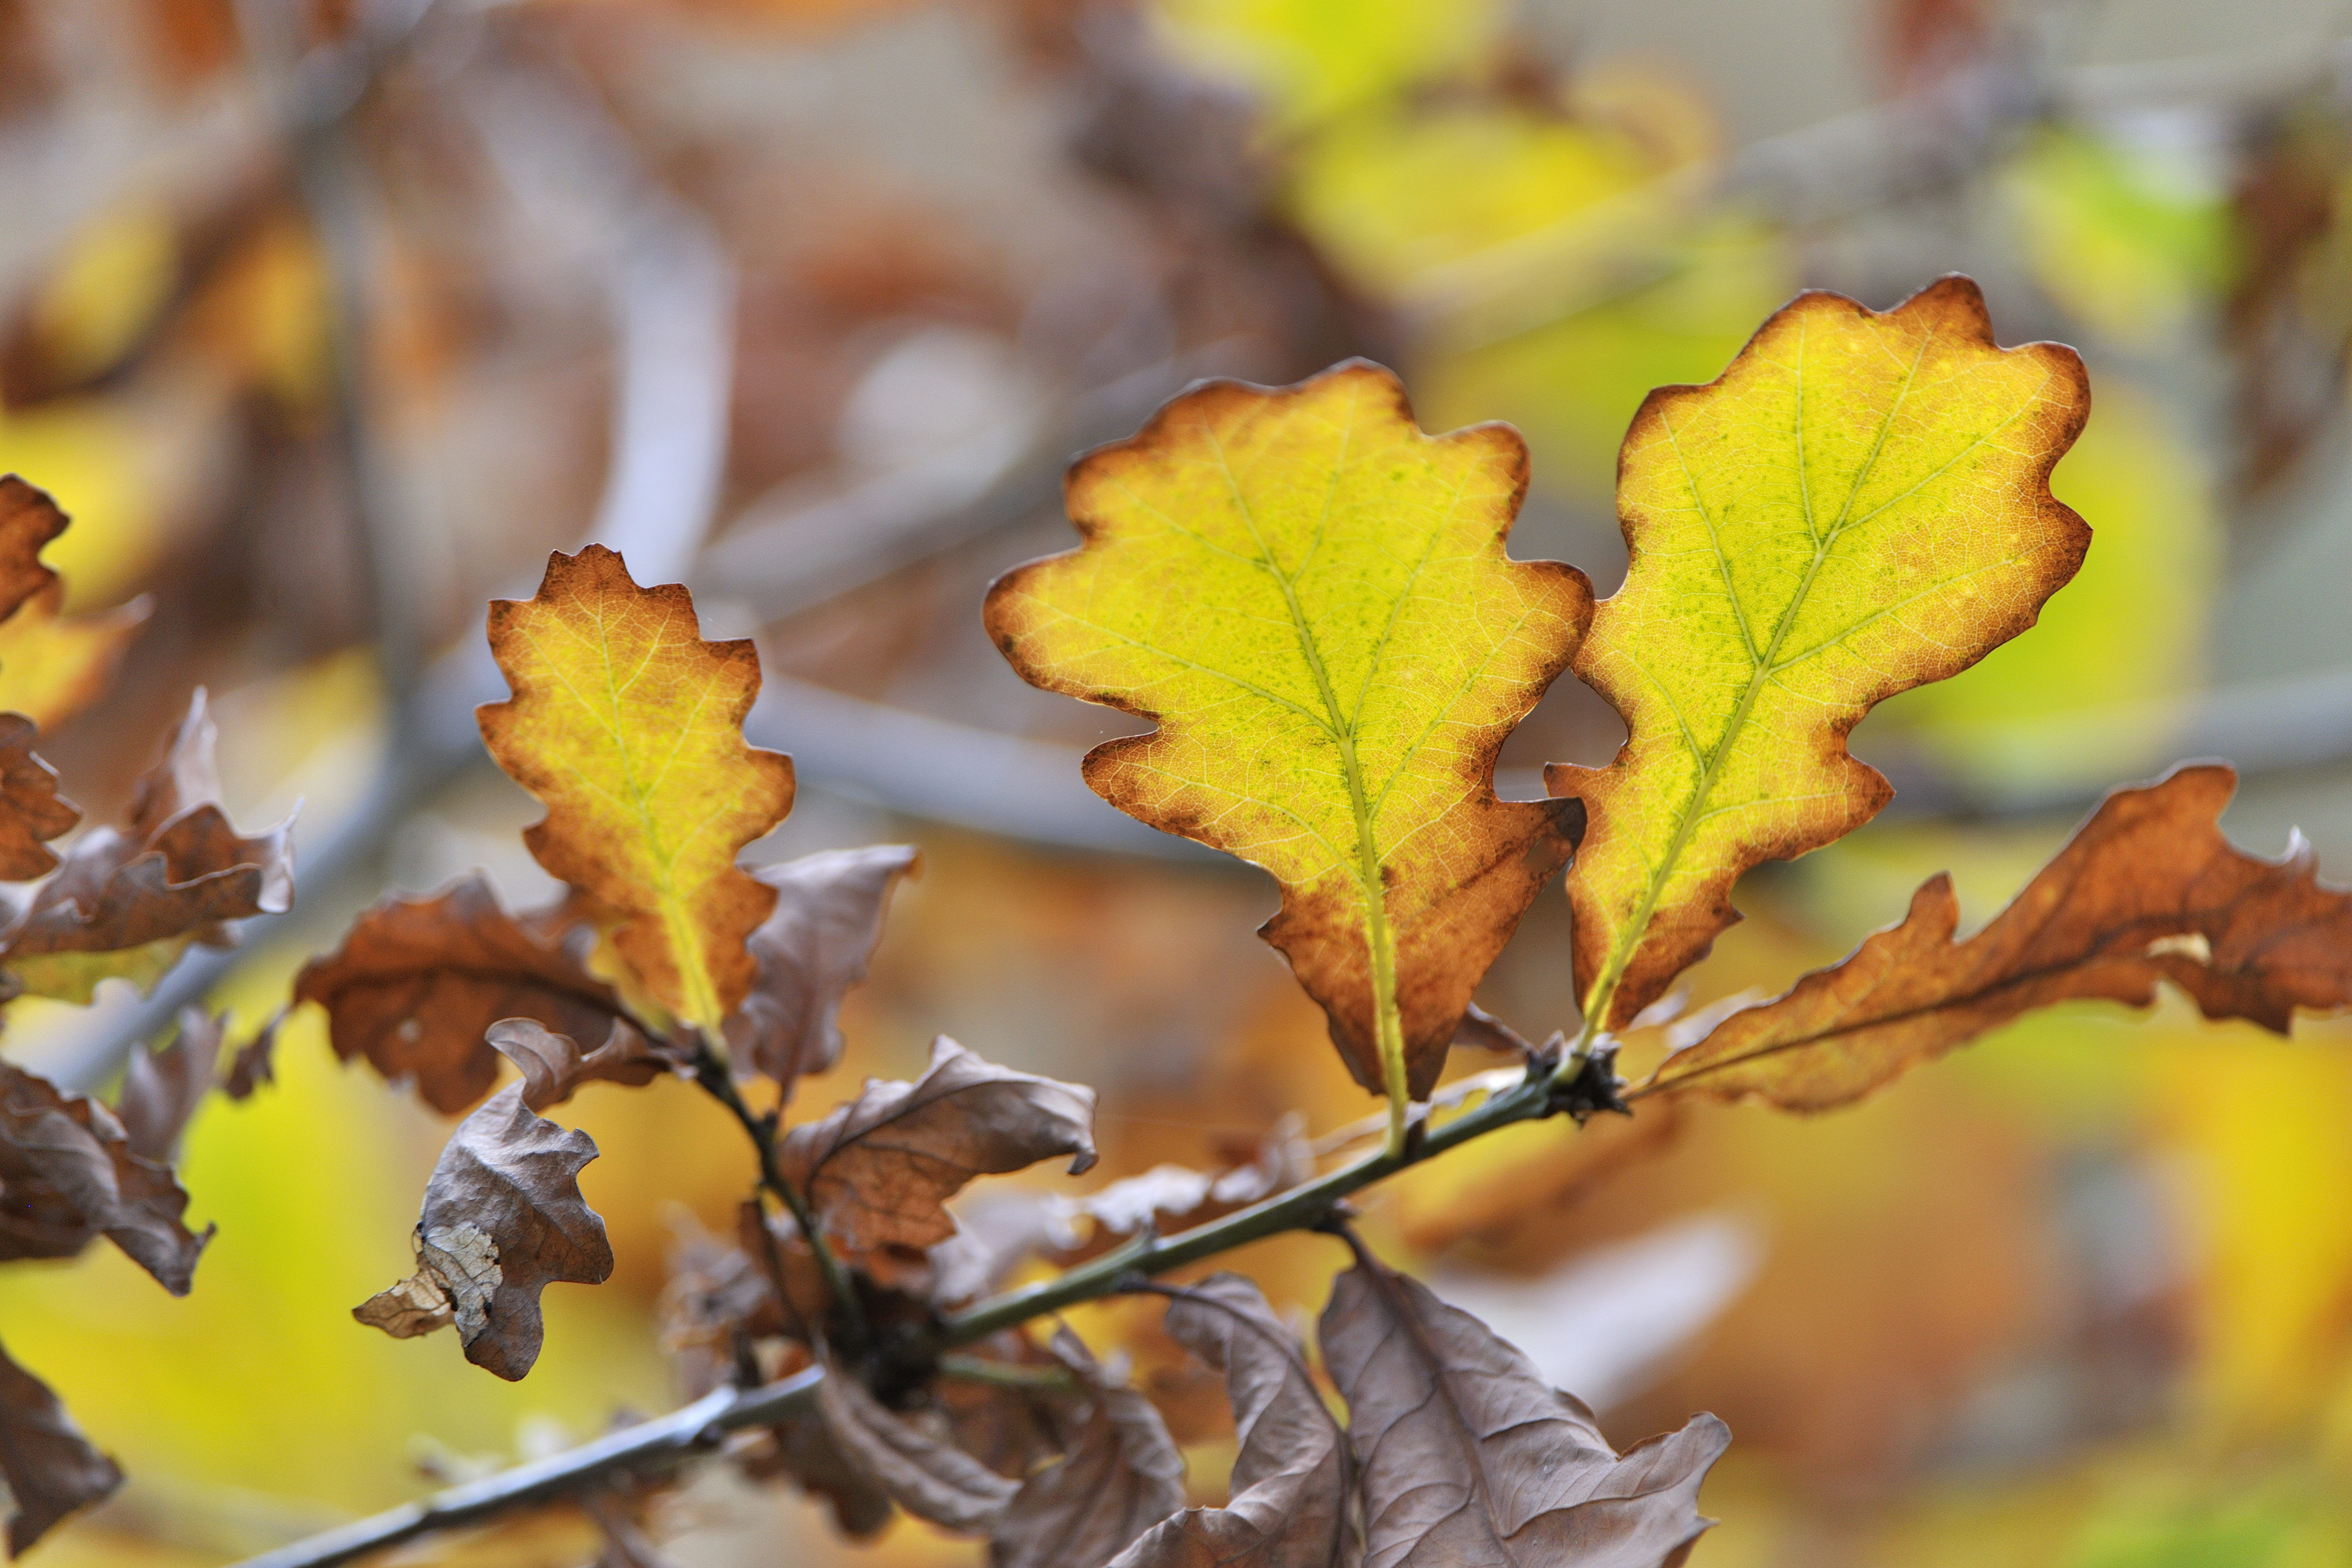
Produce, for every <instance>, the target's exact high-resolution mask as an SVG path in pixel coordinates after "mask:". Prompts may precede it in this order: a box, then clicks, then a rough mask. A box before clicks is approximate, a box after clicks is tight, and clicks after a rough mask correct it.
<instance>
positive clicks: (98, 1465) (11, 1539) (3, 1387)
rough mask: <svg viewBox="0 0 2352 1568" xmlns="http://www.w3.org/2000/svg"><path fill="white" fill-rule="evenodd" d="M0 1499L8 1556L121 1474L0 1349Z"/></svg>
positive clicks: (103, 1492) (107, 1489)
mask: <svg viewBox="0 0 2352 1568" xmlns="http://www.w3.org/2000/svg"><path fill="white" fill-rule="evenodd" d="M0 1481H5V1483H6V1484H5V1487H0V1497H5V1500H6V1503H7V1507H8V1555H9V1556H11V1557H18V1556H22V1555H23V1554H24V1552H25V1550H26V1548H27V1547H29V1546H31V1545H32V1544H33V1542H36V1541H38V1540H39V1539H40V1538H41V1537H42V1536H43V1535H45V1534H47V1532H48V1530H49V1527H50V1526H51V1525H54V1524H56V1523H57V1522H58V1521H59V1520H61V1519H64V1518H65V1517H66V1516H67V1515H68V1514H70V1513H72V1512H73V1511H74V1510H77V1509H80V1508H85V1507H88V1506H89V1504H91V1503H94V1502H96V1501H98V1500H100V1499H101V1498H104V1497H106V1496H108V1495H109V1494H110V1493H111V1492H112V1491H113V1490H114V1489H115V1488H117V1487H119V1486H121V1484H122V1472H121V1470H120V1469H118V1468H116V1467H115V1463H114V1461H113V1460H111V1459H110V1458H107V1457H106V1456H105V1455H104V1454H101V1453H100V1452H99V1451H98V1450H97V1449H96V1448H93V1447H90V1445H89V1439H88V1438H87V1437H84V1436H82V1435H81V1428H79V1426H75V1425H74V1422H73V1417H72V1416H70V1415H67V1414H66V1411H65V1406H64V1405H60V1404H58V1396H57V1395H56V1394H52V1393H50V1392H49V1389H48V1385H47V1384H45V1383H43V1382H42V1381H41V1380H40V1379H39V1378H37V1377H35V1376H34V1375H33V1374H32V1373H29V1372H26V1370H25V1369H24V1368H23V1367H21V1366H18V1365H17V1364H16V1362H14V1361H13V1360H11V1359H10V1358H9V1356H8V1353H7V1352H5V1351H0Z"/></svg>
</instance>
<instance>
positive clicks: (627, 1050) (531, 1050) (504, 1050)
mask: <svg viewBox="0 0 2352 1568" xmlns="http://www.w3.org/2000/svg"><path fill="white" fill-rule="evenodd" d="M484 1037H485V1038H486V1039H488V1041H489V1043H490V1045H491V1047H493V1048H495V1049H496V1050H497V1051H498V1053H499V1055H500V1056H502V1057H504V1058H507V1060H509V1061H510V1062H512V1063H514V1065H515V1066H516V1067H517V1068H520V1070H521V1072H522V1102H523V1103H524V1104H525V1105H528V1106H530V1108H531V1109H532V1110H547V1109H549V1108H550V1107H551V1106H557V1105H561V1104H562V1103H563V1102H564V1101H565V1100H570V1099H571V1098H572V1096H573V1095H575V1094H577V1093H579V1092H580V1089H581V1086H582V1085H583V1084H590V1083H618V1084H625V1085H627V1086H628V1087H630V1088H632V1089H641V1088H643V1087H644V1086H645V1085H646V1084H649V1083H651V1082H653V1080H654V1079H657V1078H659V1077H661V1076H662V1075H663V1074H665V1073H669V1072H675V1071H677V1061H676V1060H675V1059H674V1058H671V1057H670V1056H668V1055H667V1054H666V1053H665V1052H663V1051H662V1050H660V1049H658V1048H657V1047H655V1046H654V1045H653V1044H652V1043H651V1042H649V1041H648V1040H646V1037H645V1036H643V1035H641V1034H639V1033H638V1032H637V1031H636V1029H635V1026H632V1025H631V1024H630V1023H629V1021H628V1020H627V1019H625V1018H615V1019H614V1020H613V1023H612V1026H611V1028H610V1030H609V1032H607V1033H606V1035H605V1037H604V1044H603V1045H601V1046H598V1047H596V1048H595V1049H594V1050H593V1051H583V1050H582V1049H581V1048H580V1042H579V1041H577V1040H575V1039H573V1038H572V1037H571V1036H569V1035H559V1034H557V1033H555V1032H554V1031H553V1030H551V1029H549V1028H547V1027H546V1026H543V1025H541V1023H540V1022H539V1021H538V1020H537V1019H535V1018H501V1019H499V1021H498V1022H497V1023H495V1024H492V1025H491V1026H489V1029H488V1032H487V1033H486V1035H485V1036H484Z"/></svg>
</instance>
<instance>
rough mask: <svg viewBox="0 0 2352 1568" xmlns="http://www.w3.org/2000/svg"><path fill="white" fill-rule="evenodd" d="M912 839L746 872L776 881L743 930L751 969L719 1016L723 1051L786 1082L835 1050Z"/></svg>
mask: <svg viewBox="0 0 2352 1568" xmlns="http://www.w3.org/2000/svg"><path fill="white" fill-rule="evenodd" d="M918 870H919V866H918V858H917V856H916V853H915V851H914V849H913V847H911V846H908V845H904V844H877V845H874V846H871V847H867V848H864V849H828V850H824V851H823V852H821V853H819V854H815V855H806V856H803V857H802V858H800V859H797V860H789V861H786V862H784V863H783V864H782V865H779V866H763V867H761V868H760V869H758V870H757V871H754V872H752V873H751V874H752V876H754V877H756V878H757V879H759V880H761V882H764V883H766V884H767V885H768V886H769V887H771V888H773V889H775V890H776V908H775V912H774V913H772V914H771V915H770V916H769V917H768V918H767V919H766V920H764V921H761V922H760V925H759V927H758V929H756V930H755V931H752V932H751V938H750V946H751V957H752V960H753V961H754V963H756V964H757V965H758V975H757V978H755V979H754V980H753V981H752V983H751V990H750V992H749V993H747V994H745V996H744V998H743V1001H742V1004H741V1005H740V1006H738V1007H737V1008H736V1009H735V1011H734V1012H733V1013H732V1014H731V1015H730V1016H729V1017H728V1019H727V1030H726V1038H727V1049H728V1053H729V1054H730V1056H731V1057H733V1058H736V1059H738V1060H741V1061H746V1062H748V1063H750V1064H751V1066H752V1067H753V1068H757V1069H758V1070H759V1071H761V1072H763V1073H765V1074H767V1075H768V1076H769V1077H770V1078H772V1079H775V1080H776V1081H777V1082H778V1083H780V1084H782V1085H783V1086H784V1089H785V1091H786V1092H787V1093H788V1094H789V1093H790V1092H791V1089H792V1086H793V1081H794V1080H795V1079H799V1078H801V1077H803V1075H805V1074H808V1073H815V1072H823V1071H824V1070H825V1069H826V1068H830V1067H831V1066H833V1064H834V1063H835V1062H836V1061H839V1060H840V1059H841V1031H840V1029H839V1028H838V1027H836V1026H835V1022H834V1020H835V1016H836V1015H837V1014H838V1013H839V1012H840V1010H841V998H842V996H843V994H845V993H846V992H847V991H848V990H849V988H850V987H851V986H853V985H855V984H857V983H858V982H859V981H861V980H863V979H865V978H866V960H867V959H868V958H869V957H871V956H872V955H873V952H874V944H875V943H876V942H878V941H879V940H881V936H882V916H883V913H884V911H886V910H887V909H888V908H889V905H890V893H891V889H894V888H896V887H897V886H898V879H900V878H902V877H911V876H914V875H917V874H918Z"/></svg>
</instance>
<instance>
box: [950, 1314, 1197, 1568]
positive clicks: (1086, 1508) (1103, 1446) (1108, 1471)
mask: <svg viewBox="0 0 2352 1568" xmlns="http://www.w3.org/2000/svg"><path fill="white" fill-rule="evenodd" d="M1054 1353H1055V1355H1056V1356H1057V1357H1058V1358H1059V1359H1060V1360H1061V1362H1062V1363H1063V1364H1064V1365H1065V1366H1067V1367H1068V1368H1069V1369H1070V1370H1071V1371H1072V1372H1073V1373H1076V1374H1077V1375H1078V1377H1079V1378H1080V1380H1081V1381H1082V1382H1083V1384H1085V1385H1086V1387H1087V1391H1088V1395H1089V1397H1088V1401H1087V1414H1086V1417H1085V1419H1084V1420H1083V1421H1082V1422H1081V1423H1080V1424H1079V1426H1078V1428H1077V1431H1076V1434H1075V1436H1073V1437H1072V1439H1071V1442H1070V1447H1069V1452H1068V1453H1066V1454H1065V1455H1064V1456H1063V1457H1062V1458H1061V1459H1060V1460H1059V1461H1058V1462H1056V1463H1055V1464H1051V1465H1048V1466H1046V1467H1045V1468H1043V1469H1040V1470H1037V1471H1035V1472H1034V1473H1033V1474H1031V1475H1030V1476H1029V1477H1028V1478H1027V1479H1024V1480H1023V1481H1022V1483H1021V1489H1020V1490H1019V1491H1017V1492H1015V1493H1014V1494H1013V1500H1012V1501H1011V1502H1010V1503H1008V1504H1007V1505H1006V1506H1005V1510H1004V1514H1003V1518H1002V1519H1000V1520H999V1521H997V1524H996V1528H995V1531H994V1532H993V1534H992V1536H991V1537H990V1540H989V1547H988V1561H989V1563H990V1568H1103V1564H1104V1563H1108V1562H1109V1561H1110V1560H1111V1559H1112V1558H1114V1557H1117V1556H1118V1554H1119V1553H1120V1552H1122V1551H1124V1550H1125V1549H1126V1547H1127V1545H1128V1543H1129V1542H1132V1541H1133V1540H1135V1538H1136V1537H1137V1536H1139V1535H1141V1534H1142V1533H1143V1532H1144V1531H1147V1530H1150V1528H1151V1527H1152V1526H1153V1525H1155V1524H1157V1523H1159V1522H1160V1521H1161V1520H1163V1519H1166V1518H1167V1517H1168V1516H1169V1515H1170V1514H1171V1513H1174V1512H1175V1511H1176V1510H1178V1509H1180V1508H1182V1507H1183V1506H1184V1459H1183V1456H1181V1454H1179V1453H1177V1451H1176V1445H1175V1443H1174V1442H1173V1441H1172V1440H1171V1438H1170V1437H1169V1436H1168V1427H1167V1425H1166V1424H1165V1423H1164V1422H1162V1421H1161V1420H1160V1412H1159V1411H1157V1410H1155V1409H1153V1408H1152V1406H1151V1402H1150V1400H1148V1399H1146V1398H1144V1397H1143V1395H1142V1394H1138V1393H1137V1392H1136V1391H1135V1390H1133V1389H1131V1388H1122V1387H1118V1386H1117V1385H1115V1384H1112V1383H1110V1382H1109V1381H1108V1380H1107V1379H1106V1378H1105V1377H1104V1376H1103V1373H1102V1369H1101V1368H1100V1367H1098V1366H1097V1365H1096V1364H1095V1360H1094V1358H1093V1357H1092V1356H1090V1355H1088V1354H1087V1351H1086V1347H1085V1346H1084V1345H1082V1344H1080V1343H1079V1342H1078V1339H1077V1336H1076V1335H1075V1334H1073V1333H1071V1332H1070V1331H1068V1330H1067V1329H1064V1330H1062V1331H1060V1332H1059V1333H1057V1334H1055V1337H1054Z"/></svg>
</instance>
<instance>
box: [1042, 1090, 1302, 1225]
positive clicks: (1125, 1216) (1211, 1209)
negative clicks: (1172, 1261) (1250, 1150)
mask: <svg viewBox="0 0 2352 1568" xmlns="http://www.w3.org/2000/svg"><path fill="white" fill-rule="evenodd" d="M1306 1127H1307V1123H1306V1119H1305V1118H1303V1117H1301V1116H1299V1115H1298V1114H1297V1112H1295V1111H1294V1112H1292V1113H1291V1114H1290V1115H1288V1116H1286V1117H1284V1118H1283V1119H1282V1120H1281V1121H1279V1122H1277V1123H1276V1124H1275V1126H1274V1127H1273V1128H1272V1129H1271V1130H1270V1131H1267V1133H1266V1135H1265V1138H1264V1140H1262V1141H1261V1142H1259V1144H1258V1148H1257V1153H1256V1155H1255V1157H1254V1158H1253V1159H1251V1160H1250V1161H1249V1162H1248V1163H1246V1164H1241V1165H1234V1166H1230V1167H1228V1168H1226V1169H1224V1170H1222V1171H1196V1170H1194V1169H1192V1167H1191V1166H1189V1165H1176V1164H1167V1165H1154V1166H1153V1167H1152V1168H1151V1169H1150V1170H1149V1171H1146V1172H1144V1173H1142V1174H1141V1175H1137V1176H1129V1177H1126V1178H1124V1179H1123V1180H1120V1181H1116V1182H1113V1183H1111V1184H1110V1185H1108V1186H1107V1187H1105V1188H1103V1189H1102V1190H1101V1191H1100V1192H1097V1193H1090V1194H1087V1196H1085V1197H1083V1198H1080V1199H1079V1200H1077V1203H1076V1205H1075V1206H1076V1209H1077V1211H1078V1212H1079V1213H1081V1214H1085V1215H1089V1216H1090V1217H1092V1219H1093V1220H1094V1222H1095V1233H1094V1235H1093V1236H1092V1237H1090V1238H1089V1239H1088V1240H1087V1242H1086V1243H1085V1245H1083V1246H1081V1247H1075V1248H1071V1249H1069V1250H1068V1251H1067V1252H1066V1253H1065V1254H1064V1255H1063V1258H1064V1261H1066V1262H1076V1261H1078V1260H1080V1259H1083V1258H1092V1257H1094V1256H1096V1255H1097V1254H1098V1253H1102V1252H1107V1251H1108V1250H1109V1249H1110V1248H1111V1247H1115V1246H1117V1245H1118V1243H1119V1242H1120V1241H1121V1240H1123V1239H1124V1238H1126V1237H1130V1236H1133V1235H1135V1234H1136V1233H1137V1232H1139V1231H1140V1230H1143V1229H1145V1228H1146V1227H1149V1228H1150V1229H1151V1230H1153V1231H1155V1232H1157V1233H1159V1234H1160V1235H1162V1236H1171V1235H1173V1234H1175V1233H1176V1232H1178V1231H1181V1230H1190V1229H1192V1227H1193V1226H1196V1225H1206V1224H1208V1223H1209V1222H1210V1221H1211V1220H1213V1219H1219V1218H1222V1217H1223V1216H1224V1215H1229V1214H1231V1213H1233V1212H1234V1210H1236V1209H1244V1208H1247V1207H1248V1206H1249V1205H1252V1204H1254V1203H1257V1202H1259V1201H1260V1200H1262V1199H1265V1198H1269V1197H1272V1196H1273V1195H1274V1194H1276V1193H1279V1192H1286V1191H1287V1190H1288V1189H1290V1188H1292V1187H1295V1186H1297V1185H1298V1184H1299V1183H1301V1182H1304V1181H1307V1180H1308V1179H1310V1178H1311V1177H1312V1176H1313V1175H1314V1174H1315V1148H1314V1145H1313V1144H1311V1143H1309V1142H1307V1137H1306Z"/></svg>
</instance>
